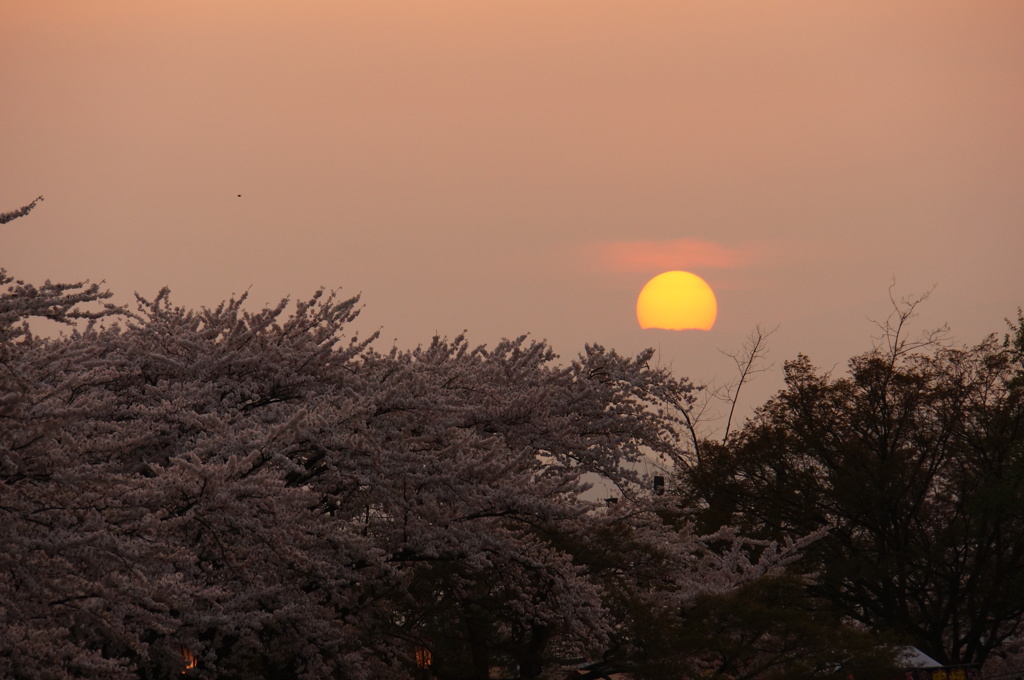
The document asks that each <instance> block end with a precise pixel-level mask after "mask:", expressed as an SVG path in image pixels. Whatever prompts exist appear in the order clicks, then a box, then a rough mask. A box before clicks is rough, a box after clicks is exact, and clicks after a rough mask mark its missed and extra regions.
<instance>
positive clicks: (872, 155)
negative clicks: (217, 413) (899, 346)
mask: <svg viewBox="0 0 1024 680" xmlns="http://www.w3.org/2000/svg"><path fill="white" fill-rule="evenodd" d="M6 4H7V6H6V7H5V8H4V9H3V10H0V14H2V20H0V64H2V65H3V66H0V88H2V92H3V96H2V97H0V131H2V134H0V158H2V159H3V162H2V163H0V210H11V209H14V208H15V207H18V206H20V205H24V204H25V203H27V202H28V201H30V200H31V199H32V198H34V197H35V196H37V195H39V194H43V195H45V196H46V201H45V202H44V203H43V204H41V205H40V207H39V208H38V209H37V210H36V211H35V212H33V213H32V215H31V216H29V217H28V218H25V219H21V220H17V221H15V222H12V223H10V224H8V225H6V227H5V228H4V229H3V231H0V266H4V267H6V268H7V269H8V270H9V271H10V272H11V273H12V274H14V275H16V276H18V277H22V278H28V279H31V280H41V279H45V278H51V279H83V278H91V279H94V280H96V279H106V280H107V282H108V284H109V285H110V286H111V287H112V288H113V289H114V290H115V291H117V292H119V293H120V294H121V297H122V299H124V300H127V299H130V294H131V292H132V291H139V292H140V293H142V294H143V295H153V294H155V292H156V291H157V290H159V288H160V287H162V286H164V285H167V286H170V287H171V289H172V291H173V294H174V297H175V298H176V299H177V300H178V301H179V302H181V303H183V304H189V305H198V304H213V303H215V302H217V301H219V300H220V299H222V298H224V297H226V296H228V295H230V294H231V293H232V292H241V291H244V290H246V289H249V290H251V295H252V297H253V299H254V300H255V301H257V302H263V301H269V300H274V299H276V298H278V297H280V296H283V295H286V294H289V293H292V294H294V295H304V294H306V293H308V292H309V291H311V290H313V289H315V288H317V287H319V286H327V287H341V288H342V289H343V291H344V292H346V293H355V292H362V293H363V300H364V302H365V304H366V310H365V312H364V315H363V317H362V319H361V321H360V328H361V329H363V330H364V331H372V330H375V329H377V328H380V329H382V333H383V337H384V339H385V342H386V343H390V342H391V341H392V339H395V338H397V340H398V342H399V344H401V345H403V346H409V345H414V344H416V343H419V342H425V341H427V340H429V338H430V336H431V335H432V334H433V333H435V332H439V333H442V334H448V335H452V334H456V333H458V332H461V331H462V330H463V329H468V331H469V334H470V337H471V339H473V340H475V341H479V342H493V341H494V340H496V339H497V338H500V337H502V336H507V335H511V336H515V335H519V334H521V333H524V332H530V333H532V334H533V335H534V336H536V337H540V338H548V339H549V340H551V342H552V343H553V344H554V345H555V348H556V350H558V351H560V352H561V353H562V354H564V355H573V354H575V353H576V352H577V351H578V350H579V349H581V348H582V345H583V343H585V342H600V343H602V344H605V345H608V346H613V347H616V348H618V349H620V350H622V351H625V352H635V351H638V350H640V349H642V348H643V347H646V346H656V347H659V348H660V351H661V357H662V359H663V360H664V361H665V362H671V363H672V365H673V367H674V368H675V370H676V371H677V372H678V373H680V374H683V375H690V376H692V377H694V378H695V379H697V380H709V379H712V378H715V377H718V378H721V379H724V378H725V377H727V368H728V359H726V358H723V356H722V355H721V354H720V353H719V352H718V351H717V350H718V349H725V350H733V349H735V348H736V347H737V346H739V345H740V344H741V343H742V340H743V337H744V336H745V335H746V334H747V332H749V331H750V329H752V328H753V326H754V325H755V324H756V323H761V324H763V325H765V326H768V327H772V326H775V325H776V324H778V325H779V326H780V330H779V332H778V333H777V334H776V335H775V336H774V337H773V339H772V357H773V358H774V359H776V360H777V361H779V362H781V360H782V359H785V358H790V357H792V356H793V355H794V354H795V353H796V352H798V351H802V352H805V353H808V354H810V355H811V357H812V359H813V360H816V361H817V362H818V363H820V364H823V365H825V366H831V365H833V364H836V363H841V362H843V361H845V359H846V358H847V357H849V356H850V355H851V354H852V353H855V352H858V351H861V350H863V349H866V348H867V347H868V346H869V344H870V336H871V334H872V333H873V332H874V331H875V329H874V327H873V326H872V325H871V323H870V321H868V317H871V318H876V319H878V318H883V317H884V316H885V315H886V314H887V312H888V308H887V305H888V298H887V289H888V286H889V284H890V281H891V279H892V278H893V277H894V276H895V279H896V284H897V285H896V293H897V295H909V294H914V293H920V292H923V291H925V290H927V289H929V288H931V287H932V286H933V285H934V286H935V290H934V293H933V294H932V297H931V299H930V300H929V302H928V303H927V304H926V305H925V307H924V308H923V312H922V319H921V324H922V326H930V325H937V324H939V323H941V322H944V321H948V322H949V323H950V325H951V327H952V330H953V332H954V333H955V334H956V335H957V336H958V337H959V338H960V339H961V340H963V341H965V342H968V341H969V342H974V341H977V340H979V339H980V338H981V336H982V335H984V334H986V333H988V332H992V331H997V332H1001V331H1002V330H1003V326H1002V319H1003V318H1004V317H1006V316H1012V315H1014V313H1015V310H1016V307H1017V306H1018V305H1021V304H1024V268H1022V267H1021V262H1020V261H1021V255H1022V253H1024V125H1021V121H1022V120H1024V36H1022V28H1021V27H1022V26H1024V3H1020V2H1019V1H1018V0H992V1H988V2H984V3H965V2H946V1H941V0H938V1H937V0H927V1H924V0H907V1H901V2H892V1H891V0H887V1H876V0H866V1H865V0H859V1H858V2H843V3H839V2H821V1H820V0H805V1H785V0H774V1H773V2H764V1H763V0H745V1H741V0H737V1H730V0H707V1H703V2H696V1H689V2H686V1H683V0H673V1H657V0H652V1H650V2H606V1H602V0H586V1H583V0H581V1H578V2H561V1H559V0H547V1H545V2H539V1H531V2H526V1H523V0H517V1H515V2H513V1H511V0H509V1H505V0H488V2H479V1H476V0H474V1H470V0H459V1H456V0H448V1H446V2H429V3H425V2H413V1H406V2H397V1H396V2H390V1H387V0H375V1H374V2H358V3H357V2H344V1H339V0H290V1H289V2H284V1H283V0H281V1H277V0H260V1H255V0H245V1H243V0H230V1H228V0H213V1H211V0H204V1H202V2H200V1H199V0H188V1H182V0H178V1H176V2H173V3H172V2H163V1H160V0H147V2H137V1H128V0H118V1H114V0H91V1H90V2H80V1H78V0H62V1H58V0H33V2H22V3H11V2H9V3H6ZM238 194H242V197H241V198H238V197H237V195H238ZM613 253H619V254H620V255H621V254H623V253H625V254H627V255H628V254H630V253H632V258H633V259H631V260H629V262H630V263H631V264H628V265H627V264H624V261H623V260H621V258H620V259H619V260H616V259H615V258H614V257H611V255H610V254H613ZM726 256H728V257H726ZM675 259H678V261H679V264H678V265H672V266H669V264H668V262H669V260H673V261H674V260H675ZM638 263H639V264H638ZM662 268H664V269H674V268H684V269H685V268H689V269H691V270H692V271H694V272H695V273H697V274H699V275H700V276H702V277H703V278H704V279H706V280H707V281H708V282H709V283H710V284H711V285H712V286H713V287H714V288H715V290H716V292H717V293H718V301H719V316H718V322H717V324H716V326H715V328H714V330H713V331H711V332H710V333H700V332H685V333H670V332H658V331H642V330H640V329H639V327H638V326H637V324H636V320H635V316H634V309H633V303H634V301H635V298H636V295H637V293H638V292H639V290H640V288H641V287H642V286H643V284H644V283H645V282H646V281H647V280H648V279H649V278H650V277H651V276H653V275H654V274H657V273H658V272H659V271H660V270H661V269H662ZM761 381H762V384H763V385H764V390H766V391H767V390H770V389H775V388H776V387H777V386H778V371H776V372H775V373H774V374H772V375H771V376H767V377H763V378H762V379H761ZM755 396H758V397H759V396H761V395H755Z"/></svg>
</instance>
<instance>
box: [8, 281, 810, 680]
mask: <svg viewBox="0 0 1024 680" xmlns="http://www.w3.org/2000/svg"><path fill="white" fill-rule="evenodd" d="M0 286H4V287H5V290H4V291H3V292H2V293H0V541H2V542H3V544H4V546H5V550H4V552H3V554H2V555H0V603H2V604H0V675H4V676H5V677H12V678H101V677H102V678H145V679H147V680H149V679H156V678H164V677H169V676H171V675H178V674H180V673H182V672H185V673H186V674H187V675H188V676H189V677H197V678H218V679H231V678H252V677H264V678H378V677H380V678H383V677H388V678H400V677H415V676H416V675H418V674H422V673H424V672H429V673H430V674H431V675H432V677H437V678H452V679H454V678H485V677H488V676H489V675H490V674H491V673H492V672H493V671H494V669H496V668H497V669H505V671H504V672H507V673H511V674H513V675H514V676H515V677H523V678H528V677H539V676H540V675H542V674H543V673H549V674H550V673H551V672H556V671H557V669H558V668H561V667H562V666H563V665H565V664H571V663H574V662H578V661H580V660H583V659H593V658H601V656H602V655H604V654H606V653H607V652H608V651H609V650H612V649H617V650H634V651H635V650H637V649H639V647H640V646H642V642H643V641H642V640H641V639H639V638H638V637H637V635H636V633H635V629H634V628H631V627H630V625H629V621H630V620H631V616H632V617H633V618H635V612H636V607H637V606H638V603H642V605H643V607H644V609H645V611H647V612H648V613H650V612H655V611H661V612H664V613H665V615H672V616H678V614H679V612H680V611H681V610H682V608H684V607H686V606H688V604H689V603H692V602H694V601H695V600H696V598H697V597H699V596H701V595H702V594H707V593H721V592H728V591H730V590H731V589H732V588H734V587H735V586H736V585H738V584H740V583H743V582H745V581H748V580H750V579H752V578H755V577H757V576H760V575H762V574H765V573H767V572H769V571H772V569H773V568H776V567H778V565H781V564H783V563H784V562H785V561H786V560H788V559H791V557H792V554H793V551H794V550H795V547H796V545H795V544H794V543H792V542H789V543H784V544H783V545H784V547H783V548H777V547H775V546H774V545H767V544H757V545H756V546H752V545H750V544H748V543H746V542H744V540H742V539H740V538H739V537H738V536H736V534H735V533H734V532H731V531H729V530H723V531H720V532H718V533H717V534H715V535H714V536H710V537H702V536H698V535H697V534H696V533H695V531H694V530H693V527H692V525H690V524H689V523H687V522H686V521H684V520H682V519H681V518H680V517H679V516H678V513H675V514H674V515H673V513H672V512H669V511H667V508H669V507H670V506H671V503H668V502H667V500H666V499H665V498H662V497H659V496H655V495H653V494H651V493H650V491H649V483H650V480H646V479H644V478H643V477H642V476H641V475H640V474H639V473H638V469H639V468H638V465H637V464H638V463H640V462H641V461H642V460H644V459H645V457H647V456H664V457H666V458H671V457H673V456H675V455H678V451H679V449H678V432H679V430H680V428H679V410H680V409H682V408H686V406H687V404H688V400H689V397H690V394H691V392H692V390H693V387H692V385H691V384H690V383H689V382H687V381H685V380H681V379H677V378H674V377H673V376H671V375H670V374H669V373H667V372H666V371H664V370H661V369H655V368H651V367H650V366H649V363H648V359H649V358H650V352H647V353H643V354H641V355H639V356H637V357H625V356H621V355H619V354H618V353H616V352H615V351H613V350H607V349H605V348H602V347H599V346H588V347H586V348H584V351H583V352H582V353H581V354H580V355H579V356H578V357H577V358H576V359H574V360H572V361H569V362H567V363H559V362H557V361H556V357H555V355H554V353H553V351H552V350H551V348H550V347H548V346H547V345H546V344H545V343H544V342H538V341H533V340H530V339H529V338H527V337H520V338H517V339H515V340H506V341H503V342H501V343H499V344H498V345H496V346H494V347H491V348H487V347H482V346H481V347H474V346H472V345H471V344H470V343H469V342H468V341H467V340H466V339H465V338H464V337H458V338H454V339H451V340H448V339H444V338H434V339H433V340H432V341H431V342H430V343H429V344H428V345H425V346H422V347H418V348H415V349H411V350H399V349H397V348H394V349H391V350H390V351H388V352H386V353H380V352H378V351H377V350H375V349H374V348H373V341H374V339H375V338H374V337H372V336H371V337H369V338H360V337H357V336H354V335H349V334H348V330H347V329H348V327H349V325H350V323H351V322H352V321H353V320H354V319H355V317H356V316H357V314H358V311H359V303H358V299H357V298H348V299H345V298H341V297H338V296H337V295H335V294H331V293H327V292H324V291H320V292H317V293H316V294H314V295H313V296H311V297H310V298H309V299H306V300H302V301H298V302H296V303H290V302H289V301H288V300H284V301H281V302H280V303H279V304H277V305H274V306H269V307H265V308H263V309H259V310H258V311H247V309H246V305H245V302H246V301H245V298H244V297H242V298H238V299H232V300H229V301H226V302H224V303H223V304H221V305H219V306H217V307H215V308H211V309H205V308H204V309H199V310H191V309H186V308H181V307H176V306H174V305H173V304H172V303H171V302H170V297H169V293H168V292H167V291H162V292H160V293H159V294H158V295H157V296H156V297H155V298H153V299H144V298H142V297H138V298H137V305H136V308H135V309H133V310H129V309H126V308H122V307H115V306H112V305H111V304H110V302H109V299H110V294H109V293H108V292H106V291H104V290H102V289H101V288H100V287H98V286H96V285H93V284H88V283H82V284H52V283H49V282H47V283H46V284H45V285H42V286H38V287H37V286H34V285H31V284H27V283H23V282H19V281H14V280H12V279H11V277H9V276H7V275H6V273H4V272H2V271H0ZM35 318H45V319H49V320H50V321H53V322H57V323H59V324H64V325H65V326H66V327H67V331H66V332H65V333H64V334H63V335H59V336H56V337H42V336H40V335H38V334H35V333H34V332H33V326H32V324H33V319H35ZM595 478H601V479H604V480H606V482H607V483H608V484H610V485H612V486H614V488H616V489H617V490H618V492H617V493H618V495H619V502H618V503H615V504H612V505H607V504H606V503H605V501H603V500H601V501H595V500H586V496H585V491H586V490H587V488H588V486H589V483H590V482H589V480H592V479H595ZM630 612H633V614H631V613H630ZM626 656H627V657H628V656H629V654H626ZM553 669H554V670H553Z"/></svg>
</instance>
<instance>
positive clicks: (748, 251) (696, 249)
mask: <svg viewBox="0 0 1024 680" xmlns="http://www.w3.org/2000/svg"><path fill="white" fill-rule="evenodd" d="M593 250H594V254H595V259H596V263H597V265H598V267H600V268H601V269H608V270H611V271H617V272H647V271H654V270H661V271H667V270H672V269H683V270H687V269H736V268H738V267H743V266H746V265H748V264H750V263H751V262H753V261H754V259H755V251H754V249H753V248H752V247H751V246H743V247H739V248H731V247H728V246H723V245H722V244H720V243H714V242H712V241H700V240H697V239H691V238H678V239H672V240H668V241H613V242H608V243H600V244H597V245H595V246H593Z"/></svg>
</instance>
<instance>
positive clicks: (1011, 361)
mask: <svg viewBox="0 0 1024 680" xmlns="http://www.w3.org/2000/svg"><path fill="white" fill-rule="evenodd" d="M1011 328H1012V331H1013V335H1012V336H1007V340H1006V342H1005V343H997V342H996V341H995V339H994V338H993V337H990V338H988V339H987V340H985V341H984V342H982V343H981V344H979V345H977V346H975V347H970V348H963V349H951V348H948V347H942V346H938V345H934V344H928V343H922V344H908V343H906V342H905V341H901V340H899V339H898V338H890V339H891V340H892V342H890V343H889V346H888V348H879V349H876V350H874V351H871V352H868V353H866V354H864V355H861V356H858V357H855V358H854V359H853V360H851V362H850V365H849V372H848V374H846V375H843V376H840V377H834V376H832V375H830V374H828V373H823V372H821V371H819V370H818V369H816V368H815V367H814V366H813V365H812V364H811V362H810V360H809V359H807V357H804V356H801V357H799V358H797V359H796V360H795V361H790V362H787V363H786V366H785V373H786V388H785V389H784V390H783V391H781V392H780V393H779V394H778V395H777V396H776V397H774V398H773V399H771V400H770V401H769V402H768V403H767V404H765V405H764V406H763V407H762V408H761V409H759V411H758V413H757V415H756V417H755V418H754V419H753V420H751V422H749V423H747V425H746V427H745V428H744V429H743V430H742V432H740V433H739V434H738V436H736V437H734V438H732V439H730V440H729V441H728V442H727V444H726V445H710V446H707V447H705V448H704V450H703V453H704V457H703V460H702V461H701V465H700V466H698V468H697V469H695V470H694V472H693V474H692V476H691V477H690V478H689V480H688V481H689V485H688V487H687V488H688V489H689V493H690V494H691V497H690V498H689V499H688V501H689V502H690V503H691V504H692V505H695V506H696V507H698V508H699V515H700V521H701V522H702V524H703V525H704V527H705V528H710V527H713V526H715V525H717V524H719V523H732V522H737V523H739V525H740V526H741V527H742V528H743V529H744V530H745V531H747V532H749V533H752V534H754V535H758V536H761V537H763V538H779V537H782V536H794V535H802V534H806V533H807V532H809V531H813V530H815V529H817V528H820V527H830V528H831V530H830V531H829V533H828V534H827V535H826V536H825V537H824V538H823V539H822V540H820V541H818V542H816V543H815V544H813V545H812V546H810V547H809V548H808V550H807V554H806V558H805V559H804V561H803V562H802V563H801V566H802V568H803V569H804V570H806V571H807V572H808V573H814V574H817V575H818V578H817V579H816V581H815V585H814V586H813V587H812V589H811V591H812V593H814V594H815V595H817V596H819V597H821V598H824V599H826V600H828V601H829V602H830V603H831V605H832V608H833V611H834V613H835V614H836V615H837V616H841V617H846V618H849V619H852V620H855V621H859V622H861V623H862V624H863V625H866V626H868V627H871V628H873V629H882V630H884V629H890V630H893V631H896V632H897V633H899V634H900V635H902V636H904V637H905V638H906V639H907V640H908V641H910V642H912V643H913V644H915V645H917V646H918V647H920V648H921V649H923V650H924V651H925V652H926V653H928V654H929V655H931V656H933V657H935V658H937V659H939V660H941V661H943V662H945V663H981V662H983V661H984V660H985V658H986V657H987V656H988V654H989V653H990V652H991V651H992V650H993V649H996V648H998V647H999V646H1000V645H1001V644H1002V643H1003V641H1004V640H1006V639H1008V638H1009V637H1011V636H1012V635H1014V633H1015V631H1016V630H1017V629H1018V627H1019V626H1020V625H1021V622H1022V620H1024V385H1022V380H1021V348H1022V347H1024V341H1022V332H1021V327H1020V326H1019V325H1018V326H1011Z"/></svg>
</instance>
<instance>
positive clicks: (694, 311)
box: [636, 271, 718, 331]
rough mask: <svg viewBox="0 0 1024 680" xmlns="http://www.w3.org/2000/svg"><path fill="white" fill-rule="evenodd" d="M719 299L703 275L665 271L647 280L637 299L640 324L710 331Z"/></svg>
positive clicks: (670, 328)
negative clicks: (701, 276) (716, 298)
mask: <svg viewBox="0 0 1024 680" xmlns="http://www.w3.org/2000/svg"><path fill="white" fill-rule="evenodd" d="M717 315H718V302H717V301H716V300H715V293H714V291H712V290H711V286H709V285H708V284H707V283H706V282H705V281H704V279H702V278H700V277H699V276H697V275H696V274H691V273H690V272H680V271H674V272H665V273H664V274H658V275H657V276H655V277H654V278H653V279H651V280H650V281H648V282H647V285H645V286H644V287H643V290H641V291H640V296H639V297H638V298H637V300H636V318H637V321H639V322H640V328H664V329H666V330H670V331H681V330H687V329H691V328H692V329H697V330H702V331H709V330H711V327H712V326H714V325H715V317H716V316H717Z"/></svg>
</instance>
